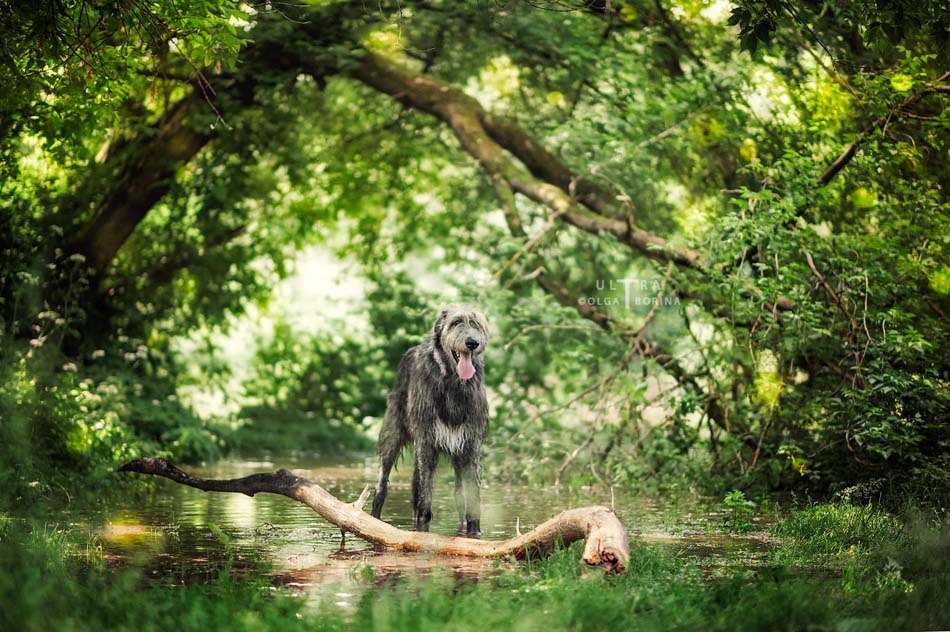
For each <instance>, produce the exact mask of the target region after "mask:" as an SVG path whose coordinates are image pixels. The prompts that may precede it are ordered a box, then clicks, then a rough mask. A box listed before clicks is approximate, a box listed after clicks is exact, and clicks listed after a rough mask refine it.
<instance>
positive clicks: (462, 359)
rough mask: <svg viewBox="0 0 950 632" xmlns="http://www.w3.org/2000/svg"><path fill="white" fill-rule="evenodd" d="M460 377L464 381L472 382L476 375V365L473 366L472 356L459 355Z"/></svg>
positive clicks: (467, 354) (457, 368) (468, 354)
mask: <svg viewBox="0 0 950 632" xmlns="http://www.w3.org/2000/svg"><path fill="white" fill-rule="evenodd" d="M456 371H458V374H459V377H460V378H462V379H463V380H470V379H472V376H473V375H475V365H474V364H472V354H470V353H462V354H459V364H458V367H456Z"/></svg>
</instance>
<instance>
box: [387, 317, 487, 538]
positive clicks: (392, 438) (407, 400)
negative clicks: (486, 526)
mask: <svg viewBox="0 0 950 632" xmlns="http://www.w3.org/2000/svg"><path fill="white" fill-rule="evenodd" d="M487 344H488V323H487V322H486V320H485V316H484V315H483V314H482V313H481V312H480V311H479V310H477V309H475V308H472V307H466V306H461V305H452V306H449V307H447V308H446V309H443V310H442V312H441V313H440V314H439V317H438V318H437V319H436V321H435V326H434V327H433V328H432V333H431V334H430V335H429V337H428V338H426V340H425V341H424V342H423V343H422V344H420V345H417V346H415V347H412V348H411V349H409V351H407V352H406V354H405V355H404V356H403V357H402V361H401V362H400V363H399V372H398V374H397V376H396V383H395V385H394V386H393V390H392V391H391V392H390V394H389V398H388V400H387V406H386V417H385V420H384V421H383V428H382V430H381V431H380V433H379V461H380V463H379V482H378V483H377V485H376V496H375V497H374V498H373V516H375V517H376V518H379V516H380V514H381V513H382V511H383V503H385V502H386V492H387V490H388V488H389V472H390V470H392V467H393V465H394V464H395V463H396V459H398V458H399V454H400V453H401V452H402V449H403V447H404V446H405V445H406V444H407V443H412V444H413V447H414V451H415V470H414V471H413V473H412V511H413V517H414V519H415V528H416V530H417V531H428V530H429V522H430V521H431V520H432V480H433V478H435V468H436V465H437V464H438V460H439V454H445V455H448V456H450V457H451V458H452V465H453V466H454V467H455V505H456V508H457V509H458V513H459V521H460V525H459V532H460V533H463V534H466V535H470V536H478V535H479V534H480V528H481V527H480V520H481V510H480V502H481V501H480V497H479V490H478V486H479V476H480V460H481V445H482V440H483V439H484V437H485V432H486V431H487V430H488V400H487V398H486V395H485V358H484V353H485V347H486V346H487Z"/></svg>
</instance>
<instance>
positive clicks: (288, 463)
mask: <svg viewBox="0 0 950 632" xmlns="http://www.w3.org/2000/svg"><path fill="white" fill-rule="evenodd" d="M279 467H287V468H288V469H291V470H293V471H294V473H295V474H298V475H301V476H304V477H306V478H309V479H311V480H314V481H316V482H318V483H320V484H321V485H322V486H323V487H325V488H326V489H327V490H328V491H329V492H330V493H332V494H334V495H335V496H336V497H338V498H340V499H342V500H347V501H351V500H355V499H356V498H357V497H358V496H359V494H360V492H361V491H362V489H363V487H364V485H368V484H372V482H373V479H374V476H375V463H374V460H373V459H372V458H365V459H361V460H356V461H355V462H354V461H345V462H341V461H333V460H328V459H325V458H319V457H317V456H315V455H307V454H294V455H287V456H281V457H279V458H277V457H274V458H273V459H267V460H241V459H235V460H229V461H222V462H219V463H216V464H214V465H211V466H208V467H200V468H191V469H192V471H193V472H194V473H195V474H198V475H199V476H203V477H207V478H235V477H240V476H246V475H248V474H253V473H255V472H268V471H274V470H276V469H278V468H279ZM411 469H412V468H411V464H410V463H408V462H405V463H404V464H403V467H402V468H400V469H399V470H397V471H396V472H394V474H393V477H392V479H391V482H390V493H389V497H388V499H387V504H386V508H385V511H384V515H383V518H384V519H385V520H387V521H388V522H390V523H392V524H394V525H396V526H398V527H400V528H404V529H408V528H411V525H412V510H411V507H410V481H411V474H412V472H411ZM453 490H454V482H453V476H452V469H451V467H445V466H443V467H440V468H439V474H438V476H437V481H436V485H435V491H434V493H433V514H434V517H433V521H432V530H433V531H435V532H436V533H442V534H447V535H454V532H455V529H456V528H457V516H456V514H455V501H454V495H453V493H454V492H453ZM614 500H615V505H616V507H617V510H618V513H619V515H620V517H621V520H622V521H623V522H624V524H625V525H627V527H628V529H629V530H630V532H631V534H632V535H633V536H634V537H638V538H640V539H642V540H645V541H648V542H651V543H655V544H656V545H658V546H665V547H670V548H672V549H674V550H675V551H676V552H677V553H679V554H682V555H687V556H690V557H695V558H699V559H702V560H703V562H704V564H706V565H707V566H709V567H710V568H714V567H716V566H722V565H738V564H741V565H743V566H748V565H750V564H751V565H756V564H757V563H760V562H761V560H762V558H763V556H764V553H765V552H766V544H765V543H763V542H762V541H761V540H759V539H756V538H730V537H723V536H710V535H708V534H707V530H706V529H705V528H704V523H705V522H706V521H707V520H708V516H709V511H708V508H704V507H702V506H701V505H699V504H697V502H696V501H688V500H687V501H684V500H683V499H679V500H676V501H674V500H673V499H657V498H645V497H642V496H629V495H624V494H621V493H617V494H616V497H615V499H614ZM610 503H611V494H610V492H609V491H607V490H587V491H585V492H584V493H583V494H578V493H577V492H574V493H570V492H566V491H558V490H555V489H553V488H537V487H530V488H529V487H521V486H505V485H491V484H488V485H486V486H485V487H484V489H483V491H482V530H483V537H484V538H487V539H504V538H508V537H511V536H513V535H515V532H516V524H517V523H520V528H521V530H522V532H524V531H527V530H529V529H531V528H533V527H534V526H536V525H538V524H540V523H541V522H543V521H545V520H547V519H548V518H550V517H552V516H554V515H555V514H557V513H558V512H559V511H561V510H562V509H567V508H569V507H576V506H580V505H585V504H606V505H609V504H610ZM673 527H675V530H676V533H677V534H678V535H673V534H672V533H671V528H673ZM96 533H97V534H98V537H99V539H100V541H101V542H102V545H103V551H104V553H105V554H106V555H107V556H108V557H109V558H111V559H114V560H116V561H117V562H118V563H123V562H134V563H136V564H139V565H141V566H143V567H144V568H145V572H146V575H147V576H148V577H150V578H152V579H153V580H154V581H157V582H167V583H181V582H184V581H190V580H193V579H201V578H203V577H204V576H207V577H211V576H213V574H214V573H215V572H217V569H219V568H220V566H221V565H222V564H224V563H225V562H227V563H229V564H231V565H232V567H233V568H235V569H238V570H241V569H251V568H254V567H257V568H260V567H261V566H262V565H261V564H259V563H257V562H260V561H263V562H265V563H266V564H265V566H266V567H268V568H269V569H270V570H269V571H268V573H269V574H271V576H272V578H273V580H274V581H275V582H276V583H279V584H282V585H284V586H287V587H290V588H293V589H297V590H303V591H306V592H307V593H308V594H311V595H312V596H314V597H315V598H319V599H320V600H321V601H327V600H329V601H331V602H333V603H337V604H338V605H340V606H346V605H353V603H354V602H355V601H356V600H357V599H358V595H359V594H361V592H362V591H361V588H360V587H361V586H362V585H365V584H366V583H367V582H368V581H370V582H378V581H387V580H389V579H391V578H393V577H398V576H401V575H404V574H407V573H414V574H415V573H423V574H425V573H429V572H432V571H433V570H434V569H446V570H448V571H449V572H452V573H455V574H457V575H459V576H465V577H477V576H482V575H484V574H486V573H494V572H501V571H502V570H504V569H505V568H506V563H499V562H496V561H490V560H477V559H471V558H461V557H447V556H434V555H426V554H413V555H406V554H399V553H393V552H388V551H382V550H376V549H374V548H373V547H371V546H369V545H368V544H367V543H365V542H363V541H362V540H359V539H358V538H356V537H355V536H353V535H352V534H349V535H348V537H347V538H346V543H345V545H344V546H343V547H342V548H341V534H340V530H339V529H338V528H337V527H335V526H333V525H331V524H329V523H327V522H326V521H324V520H323V519H322V518H320V517H319V516H318V515H316V514H315V513H314V512H313V511H312V510H311V509H309V508H308V507H305V506H304V505H301V504H300V503H297V502H294V501H292V500H290V499H288V498H284V497H282V496H275V495H270V494H259V495H258V496H256V497H254V498H251V497H248V496H244V495H242V494H220V493H206V492H202V491H199V490H196V489H192V488H189V487H184V486H181V485H177V484H175V483H172V482H170V481H161V482H160V483H159V484H158V485H157V490H156V492H155V494H154V496H152V497H151V498H150V500H149V501H148V502H142V501H141V499H138V500H135V501H131V500H130V501H129V503H128V505H127V506H120V507H118V508H116V510H115V511H114V513H113V514H111V515H110V516H109V519H108V520H107V522H106V523H105V524H104V525H102V526H101V527H99V528H98V529H96Z"/></svg>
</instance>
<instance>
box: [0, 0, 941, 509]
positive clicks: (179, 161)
mask: <svg viewBox="0 0 950 632" xmlns="http://www.w3.org/2000/svg"><path fill="white" fill-rule="evenodd" d="M0 30H2V34H3V37H2V46H0V59H2V63H0V81H2V84H3V91H2V93H0V157H2V168H0V169H2V170H0V242H2V247H0V256H2V259H0V325H2V333H3V348H2V354H3V362H2V369H0V371H2V373H3V375H2V380H0V382H2V384H3V385H2V386H0V411H2V413H3V416H4V417H5V418H7V419H9V420H11V421H10V423H5V424H4V425H3V428H2V430H0V432H2V433H4V435H5V436H4V440H3V442H2V443H3V444H4V445H5V446H6V447H4V448H3V449H4V450H7V451H8V453H9V455H11V457H12V458H10V459H5V460H4V463H5V464H4V467H5V468H8V471H6V472H4V473H3V475H4V477H6V478H9V479H10V480H11V481H13V482H14V484H19V485H25V484H26V482H27V481H28V475H26V474H25V473H24V472H25V471H28V468H29V467H41V466H42V464H43V463H46V462H49V461H57V462H59V461H63V460H65V461H68V462H69V463H71V464H73V465H74V466H75V467H87V468H91V467H94V464H96V463H102V462H105V463H108V464H113V463H116V462H118V461H120V460H124V459H127V458H129V457H133V456H140V455H141V454H143V453H144V452H149V451H150V450H152V449H153V448H155V447H158V448H160V449H162V450H165V451H166V452H167V453H170V454H174V455H176V456H181V457H186V458H187V457H190V458H193V459H194V458H198V459H200V458H205V457H207V456H210V455H213V454H214V453H215V452H216V451H218V450H219V449H221V447H222V446H224V445H226V444H227V442H228V441H229V437H228V434H227V432H226V431H223V430H221V429H220V428H218V427H215V426H214V425H213V424H209V423H208V422H207V420H204V419H201V418H200V417H199V416H198V415H197V414H196V413H195V412H194V411H193V410H192V409H191V408H190V407H189V405H188V404H187V403H183V402H182V401H181V398H179V397H178V389H179V388H180V387H181V385H182V383H183V381H184V380H185V379H186V375H187V371H186V370H185V369H184V364H185V363H187V362H199V361H201V360H200V359H195V358H183V357H182V356H181V354H176V353H175V352H174V349H173V341H174V339H175V338H176V337H180V336H183V335H187V334H188V333H190V332H194V331H197V330H198V329H199V328H202V327H226V326H227V323H228V322H229V319H231V318H232V317H234V316H235V315H239V314H241V313H242V312H244V311H245V310H247V309H248V308H249V307H250V306H252V305H263V304H265V303H266V301H267V300H268V297H269V296H270V293H271V291H272V289H273V287H274V285H275V283H276V281H277V280H278V279H280V278H283V277H285V276H287V275H288V274H289V273H290V271H291V269H292V262H293V260H294V257H295V255H296V254H297V253H298V252H299V251H300V250H301V249H303V248H304V247H307V246H311V245H314V244H319V245H322V246H324V247H326V248H328V249H331V250H333V251H334V252H335V253H336V254H337V255H338V256H339V257H341V258H346V259H348V260H351V261H354V262H356V263H357V264H358V266H359V270H360V274H362V275H364V276H365V278H366V279H367V280H368V283H369V286H370V287H371V291H370V294H369V295H368V296H367V297H366V301H365V311H366V313H367V315H368V321H369V323H370V332H369V334H367V335H365V336H364V335H357V334H355V333H352V332H342V333H341V334H340V333H339V332H337V333H338V335H336V336H330V335H328V332H330V331H332V329H333V327H334V325H333V324H332V323H327V329H326V331H323V332H316V333H315V332H309V333H307V332H299V331H294V330H292V329H288V328H283V329H280V330H279V331H278V332H277V334H276V335H275V338H274V340H273V341H271V342H270V343H269V344H270V345H273V346H268V345H267V344H265V345H264V346H262V348H261V349H260V350H259V352H258V354H257V359H256V363H257V365H258V367H259V368H260V370H259V371H258V373H257V374H256V376H255V377H254V378H252V379H250V380H249V381H248V383H247V384H246V389H247V393H248V395H249V397H252V398H254V399H255V401H257V402H258V403H257V404H254V405H253V406H249V407H247V408H245V410H244V411H243V415H244V416H245V417H247V418H250V419H259V418H276V417H280V416H281V415H291V416H301V415H310V418H314V419H316V420H317V421H318V422H320V423H323V424H330V423H331V422H334V423H335V424H341V423H342V424H343V425H344V426H346V427H350V428H359V427H360V426H361V425H362V424H364V423H366V420H367V419H372V418H373V417H378V416H380V415H381V414H382V409H383V408H384V406H385V392H386V389H387V388H388V385H389V383H390V381H391V378H392V375H393V372H394V370H395V367H396V363H397V362H398V359H399V355H400V354H401V353H402V352H403V351H404V350H405V348H406V346H407V345H408V344H410V343H411V342H413V341H415V340H418V338H419V337H421V336H422V335H424V334H425V332H426V330H427V328H428V327H429V325H430V324H431V323H430V322H429V321H430V320H431V315H432V314H434V312H435V309H436V308H437V307H438V304H439V303H440V302H442V301H444V300H446V299H447V298H453V299H459V300H465V301H469V302H474V303H478V304H480V305H482V306H483V307H484V308H485V310H486V311H487V312H488V313H489V316H490V318H491V319H492V320H493V323H494V325H495V327H496V328H497V332H496V333H497V335H496V341H495V342H494V343H493V348H492V350H491V355H490V356H489V363H490V374H489V380H490V388H491V391H492V393H493V406H494V409H495V413H494V416H493V430H492V436H493V441H494V442H495V444H496V445H497V446H499V448H498V450H497V451H496V453H497V454H499V455H501V453H502V452H503V453H504V458H501V456H499V458H498V459H497V460H496V462H495V465H494V466H495V467H496V469H497V472H498V473H499V475H502V476H511V477H527V478H539V477H540V478H545V479H551V478H560V477H561V476H562V474H564V473H565V472H567V471H569V470H572V471H574V472H575V473H576V474H577V475H578V476H588V475H589V476H591V477H606V478H609V479H610V480H612V481H624V482H634V481H643V480H648V479H651V478H654V477H659V476H661V475H665V474H676V473H677V472H683V471H691V472H692V471H699V470H702V471H703V473H704V476H708V475H709V474H714V475H715V477H716V478H717V479H718V480H720V481H729V482H730V483H731V482H734V481H745V482H750V481H756V482H759V483H762V484H766V485H769V486H772V487H782V488H789V487H795V486H808V487H811V488H813V489H818V490H822V491H834V490H839V489H842V488H844V487H847V486H853V485H871V486H873V485H880V482H882V481H883V482H886V483H887V484H890V485H895V486H899V487H902V488H905V487H910V486H912V487H914V489H916V490H918V491H920V492H921V493H929V492H935V491H936V490H941V489H942V490H946V489H947V487H946V486H947V483H948V474H947V473H948V472H950V457H948V455H950V451H948V447H950V443H948V442H950V426H948V420H950V389H948V369H950V364H948V362H950V360H948V359H950V353H948V349H950V344H948V342H950V341H948V338H950V328H948V326H947V318H948V317H947V314H948V310H950V257H948V248H950V243H948V239H950V226H948V209H950V207H948V199H947V187H948V185H950V160H948V159H950V134H948V133H947V132H948V127H950V114H948V109H947V107H946V104H947V99H948V96H950V76H948V69H950V54H948V51H950V47H948V46H947V43H948V42H947V40H948V34H950V12H948V11H947V10H946V7H945V6H944V5H943V3H941V2H936V1H934V2H910V1H908V0H893V1H892V0H874V1H873V2H872V1H870V0H866V1H865V0H862V1H859V2H851V3H839V2H830V1H819V2H786V1H780V0H740V1H738V2H735V3H733V4H730V3H726V2H721V1H718V0H717V1H714V2H707V1H703V0H678V1H675V2H669V1H667V0H656V1H652V0H616V1H613V2H597V1H593V0H551V1H548V0H539V1H531V0H524V1H516V0H510V1H507V2H498V3H490V4H485V3H477V2H448V1H440V0H427V1H420V2H416V1H413V0H400V1H399V2H387V1H381V2H376V3H369V4H367V3H365V2H353V1H342V0H341V1H330V0H327V1H310V2H306V3H301V4H299V5H298V4H286V3H272V2H270V1H267V2H262V3H245V2H228V1H223V0H158V1H155V2H149V3H145V2H139V1H136V0H132V1H129V2H114V1H111V0H55V1H52V0H51V1H43V2H39V3H33V4H22V3H16V2H9V1H2V2H0ZM420 267H421V268H424V269H426V270H428V271H430V272H431V273H433V274H435V275H437V276H438V278H439V279H440V280H441V282H442V283H443V287H444V288H445V292H442V293H439V292H433V291H432V290H431V289H427V288H425V287H423V286H422V285H420V284H418V283H415V282H414V280H413V273H412V272H413V270H418V269H420ZM275 349H276V351H275ZM269 354H270V355H269ZM212 361H213V360H208V362H209V363H212ZM282 361H285V362H284V364H281V362H282ZM285 365H286V366H285ZM275 366H276V367H283V368H282V369H281V370H279V371H277V370H275V371H271V372H268V367H271V368H273V367H275ZM204 368H205V369H206V373H205V376H206V377H205V378H204V379H208V377H207V376H211V375H214V374H215V373H216V372H221V371H225V370H226V368H225V367H214V366H208V367H204ZM656 409H659V410H660V412H661V415H660V418H659V419H657V418H655V417H651V416H650V415H649V414H648V413H649V412H650V411H651V410H653V411H655V410H656ZM318 434H319V433H318ZM320 436H321V437H322V436H323V435H320ZM522 456H531V457H533V458H531V459H527V458H518V457H522ZM8 464H9V465H8ZM14 464H16V465H14ZM24 464H26V465H24ZM23 467H27V470H23V469H21V468H23ZM588 471H589V472H590V474H587V472H588ZM17 481H18V483H17Z"/></svg>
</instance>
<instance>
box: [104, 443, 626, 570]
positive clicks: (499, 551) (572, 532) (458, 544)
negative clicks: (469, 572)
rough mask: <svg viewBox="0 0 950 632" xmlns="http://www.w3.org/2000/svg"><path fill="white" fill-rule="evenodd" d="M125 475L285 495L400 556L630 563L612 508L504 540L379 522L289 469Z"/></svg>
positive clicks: (156, 463)
mask: <svg viewBox="0 0 950 632" xmlns="http://www.w3.org/2000/svg"><path fill="white" fill-rule="evenodd" d="M119 471H120V472H138V473H139V474H151V475H153V476H162V477H164V478H167V479H170V480H172V481H175V482H176V483H179V484H181V485H187V486H188V487H194V488H196V489H200V490H202V491H206V492H233V493H238V494H246V495H248V496H254V495H255V494H258V493H268V494H279V495H281V496H286V497H287V498H291V499H293V500H296V501H297V502H300V503H303V504H304V505H307V506H308V507H310V508H311V509H313V510H314V511H315V512H317V513H318V514H320V516H322V517H323V518H324V519H326V520H327V521H329V522H331V523H332V524H334V525H336V526H338V527H340V530H341V531H343V532H344V533H345V532H347V531H348V532H350V533H352V534H354V535H356V536H358V537H360V538H362V539H364V540H366V541H367V542H370V543H372V544H376V545H380V546H385V547H389V548H393V549H396V550H399V551H430V552H433V553H440V554H445V555H463V556H468V557H485V558H502V557H515V558H519V559H520V558H524V557H526V556H527V555H529V554H531V553H536V552H540V553H545V552H549V551H551V550H552V549H553V548H554V546H555V545H556V544H557V543H559V542H561V543H563V544H565V545H567V544H570V543H572V542H575V541H577V540H585V541H586V544H585V546H584V554H583V556H582V557H581V559H582V560H583V561H584V563H586V564H589V565H591V566H602V567H603V568H604V570H605V571H608V572H609V571H613V572H622V571H624V570H626V568H627V564H628V563H629V561H630V543H629V540H628V539H627V532H626V530H625V529H624V527H623V525H622V524H621V523H620V520H619V519H618V518H617V514H615V513H614V512H613V510H611V509H608V508H607V507H600V506H591V507H581V508H579V509H568V510H566V511H562V512H561V513H560V514H558V515H557V516H555V517H554V518H551V519H550V520H548V521H547V522H544V523H542V524H540V525H538V526H537V527H535V528H534V529H532V530H531V531H529V532H528V533H525V534H523V535H518V536H516V537H514V538H509V539H507V540H501V541H495V542H492V541H489V540H474V539H471V538H462V537H453V536H445V535H437V534H434V533H422V532H418V531H404V530H402V529H398V528H396V527H394V526H392V525H390V524H387V523H385V522H383V521H382V520H378V519H376V518H374V517H372V516H371V515H369V514H368V513H366V512H365V511H363V509H362V502H365V500H366V498H365V496H368V493H367V491H366V490H364V493H363V494H361V495H360V500H357V501H356V502H355V503H347V502H344V501H342V500H339V499H338V498H336V497H335V496H333V495H332V494H330V492H328V491H326V490H325V489H323V488H322V487H320V486H319V485H317V484H316V483H314V482H312V481H309V480H307V479H305V478H301V477H299V476H296V475H294V474H292V473H291V472H289V471H287V470H280V471H278V472H276V473H267V474H251V475H250V476H245V477H243V478H233V479H206V478H200V477H197V476H192V475H191V474H188V473H186V472H184V471H182V470H180V469H178V468H177V467H175V466H174V465H173V464H172V463H171V462H170V461H168V460H167V459H162V458H148V457H146V458H141V459H136V460H135V461H131V462H129V463H126V464H125V465H123V466H122V467H120V468H119Z"/></svg>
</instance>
